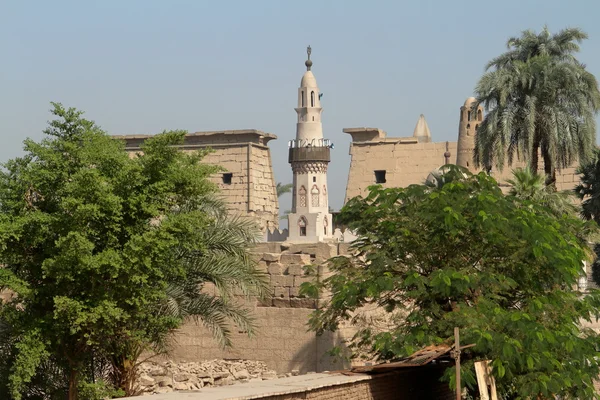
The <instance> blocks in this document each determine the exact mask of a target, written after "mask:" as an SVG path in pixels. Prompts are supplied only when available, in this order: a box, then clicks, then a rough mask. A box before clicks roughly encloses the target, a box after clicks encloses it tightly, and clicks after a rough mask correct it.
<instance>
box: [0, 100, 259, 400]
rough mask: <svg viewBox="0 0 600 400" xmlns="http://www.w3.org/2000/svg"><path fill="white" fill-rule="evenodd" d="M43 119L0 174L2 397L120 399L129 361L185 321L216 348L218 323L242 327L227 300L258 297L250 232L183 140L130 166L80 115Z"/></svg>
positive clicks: (151, 145) (59, 113)
mask: <svg viewBox="0 0 600 400" xmlns="http://www.w3.org/2000/svg"><path fill="white" fill-rule="evenodd" d="M52 112H53V114H54V115H55V116H56V117H57V118H56V119H55V120H54V121H51V122H50V125H49V127H48V129H47V130H46V131H45V133H46V134H47V137H46V138H45V139H44V140H42V141H41V142H39V143H36V142H34V141H32V140H27V141H25V156H23V157H21V158H17V159H14V160H11V161H9V162H8V163H6V164H5V165H4V168H5V169H4V170H3V171H2V173H1V174H0V263H1V264H2V265H3V266H4V267H3V268H1V269H0V290H4V289H8V290H11V291H12V292H14V293H15V296H14V297H13V298H12V299H11V300H9V301H8V302H6V303H4V304H2V305H0V352H1V354H0V397H1V398H13V399H17V400H18V399H22V398H30V399H33V398H52V399H53V398H61V399H63V398H65V392H66V393H68V398H69V399H77V398H83V397H85V398H93V397H103V396H107V395H114V394H115V392H114V390H115V389H120V390H121V393H128V394H131V392H132V391H134V390H135V388H133V385H132V379H133V378H134V377H135V366H136V365H137V362H138V357H139V355H140V354H141V353H142V352H145V351H162V350H164V349H165V348H167V347H168V339H169V337H170V335H171V334H172V333H173V332H174V330H175V329H176V328H178V327H179V326H180V325H181V324H182V323H183V322H184V321H186V320H188V319H196V320H197V321H199V322H201V323H203V324H204V325H206V326H207V327H208V328H209V329H212V331H213V333H214V334H215V337H216V338H217V339H218V340H220V342H221V343H222V344H224V345H227V344H229V342H228V335H229V330H228V323H233V324H236V325H238V326H240V327H241V328H242V329H249V331H250V332H251V331H252V327H253V322H252V319H251V316H250V314H249V313H248V310H247V309H245V308H244V306H243V305H241V304H239V303H236V302H234V301H232V300H231V298H230V296H229V295H230V294H232V293H233V292H234V291H236V290H238V289H239V290H241V291H242V292H244V293H248V294H250V293H260V292H261V290H263V289H264V284H263V280H262V278H263V275H262V273H260V272H258V271H257V270H256V268H255V265H254V263H253V262H252V261H251V260H250V259H249V258H248V256H247V253H246V250H247V248H248V246H249V245H250V244H251V243H252V241H253V240H254V238H255V237H256V236H255V234H256V232H257V230H256V229H255V228H254V227H253V226H251V224H249V223H248V222H247V221H242V220H237V219H231V218H228V217H226V216H225V215H224V213H223V211H222V209H223V207H222V205H221V206H219V203H218V201H217V200H215V191H216V187H215V185H213V184H212V183H211V182H210V181H209V180H208V177H209V175H211V174H212V173H214V172H216V171H217V170H218V169H217V167H215V166H210V165H206V164H203V163H200V160H201V159H202V157H203V155H204V153H183V152H180V151H178V150H177V149H176V148H175V147H174V146H175V145H180V144H182V142H183V138H184V135H185V132H182V131H174V132H166V133H163V134H161V135H157V136H155V137H154V138H152V139H149V140H147V141H146V142H145V143H144V145H143V147H142V150H143V154H140V155H138V157H135V158H130V157H129V156H128V154H127V153H126V152H125V151H124V144H123V143H122V142H120V141H117V140H114V139H113V138H111V137H109V136H108V135H106V134H105V133H104V132H103V131H102V130H101V129H100V128H99V127H98V126H96V125H95V124H94V123H93V122H91V121H88V120H85V119H84V118H82V116H81V114H82V113H81V112H79V111H77V110H75V109H65V108H63V107H62V106H61V105H60V104H54V109H53V111H52ZM207 283H211V284H212V285H214V287H215V288H216V293H217V294H218V296H211V295H209V294H207V292H206V291H203V290H202V289H203V287H204V285H205V284H207ZM65 383H66V384H67V386H65ZM111 387H112V389H111ZM111 390H113V392H111ZM92 392H94V393H96V394H94V395H92V394H91V393H92Z"/></svg>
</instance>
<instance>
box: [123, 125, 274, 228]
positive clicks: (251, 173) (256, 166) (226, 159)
mask: <svg viewBox="0 0 600 400" xmlns="http://www.w3.org/2000/svg"><path fill="white" fill-rule="evenodd" d="M149 137H150V136H149V135H129V136H115V138H117V139H123V140H125V142H126V150H127V151H129V152H130V154H131V156H132V157H133V156H135V155H136V154H139V153H140V146H141V145H142V144H143V142H144V140H146V139H147V138H149ZM276 138H277V137H276V136H275V135H272V134H270V133H265V132H261V131H257V130H238V131H218V132H196V133H190V134H187V135H186V137H185V142H184V144H183V145H182V146H180V148H181V150H182V151H197V150H201V149H206V148H210V149H211V150H212V153H210V154H208V155H207V156H206V157H205V158H204V160H203V162H206V163H208V164H214V165H219V166H221V167H222V168H224V169H225V171H224V172H219V173H217V174H215V175H214V176H212V177H211V180H212V181H213V182H214V183H216V184H217V185H218V187H219V189H220V191H221V194H222V195H223V197H224V199H225V202H226V203H227V206H228V209H229V211H230V212H232V213H234V214H240V215H248V216H250V217H252V218H254V219H256V221H257V222H258V223H259V225H260V226H261V228H262V229H263V232H266V230H267V229H268V228H276V227H278V226H279V202H278V199H277V191H276V184H275V178H274V175H273V167H272V163H271V153H270V150H269V147H268V145H267V143H268V142H269V141H270V140H272V139H276ZM224 173H230V174H232V175H231V182H226V181H225V180H224V175H223V174H224Z"/></svg>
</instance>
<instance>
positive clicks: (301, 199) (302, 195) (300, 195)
mask: <svg viewBox="0 0 600 400" xmlns="http://www.w3.org/2000/svg"><path fill="white" fill-rule="evenodd" d="M298 200H299V203H300V207H306V188H305V187H304V186H300V190H298Z"/></svg>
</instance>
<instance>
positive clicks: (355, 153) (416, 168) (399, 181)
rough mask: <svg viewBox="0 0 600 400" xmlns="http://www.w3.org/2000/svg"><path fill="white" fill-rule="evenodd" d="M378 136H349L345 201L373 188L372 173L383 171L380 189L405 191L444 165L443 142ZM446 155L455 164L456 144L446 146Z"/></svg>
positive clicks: (381, 134) (374, 181)
mask: <svg viewBox="0 0 600 400" xmlns="http://www.w3.org/2000/svg"><path fill="white" fill-rule="evenodd" d="M346 131H348V130H344V132H346ZM377 131H379V130H377ZM379 132H380V133H379V134H378V135H377V136H375V137H367V138H365V137H361V136H358V135H353V141H352V143H351V144H350V156H351V161H350V171H349V172H348V184H347V187H346V201H348V200H349V199H351V198H353V197H355V196H358V195H364V194H365V193H366V192H367V188H368V187H369V186H371V185H374V184H376V176H375V171H385V183H382V185H383V186H385V187H406V186H408V185H411V184H415V183H416V184H421V183H423V182H424V181H425V179H426V178H427V176H428V175H429V174H430V173H431V171H433V170H435V169H437V168H439V167H440V166H442V165H444V164H445V160H446V159H445V157H444V153H446V142H441V143H433V142H429V143H418V142H417V140H416V139H414V138H405V139H404V138H403V139H401V138H386V137H385V132H383V131H379ZM448 151H449V152H450V154H451V155H454V160H455V159H456V142H449V143H448ZM452 162H454V161H452Z"/></svg>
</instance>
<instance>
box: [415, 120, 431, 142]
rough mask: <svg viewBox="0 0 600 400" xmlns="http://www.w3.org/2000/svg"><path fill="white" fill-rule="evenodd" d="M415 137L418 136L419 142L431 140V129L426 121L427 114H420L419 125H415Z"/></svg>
mask: <svg viewBox="0 0 600 400" xmlns="http://www.w3.org/2000/svg"><path fill="white" fill-rule="evenodd" d="M413 137H415V138H417V140H418V141H419V143H429V142H431V131H430V130H429V125H427V121H425V116H424V115H423V114H421V116H419V120H418V121H417V125H415V130H414V131H413Z"/></svg>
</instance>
